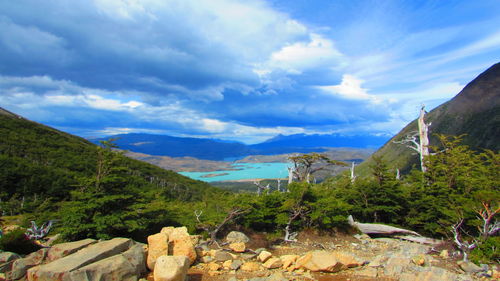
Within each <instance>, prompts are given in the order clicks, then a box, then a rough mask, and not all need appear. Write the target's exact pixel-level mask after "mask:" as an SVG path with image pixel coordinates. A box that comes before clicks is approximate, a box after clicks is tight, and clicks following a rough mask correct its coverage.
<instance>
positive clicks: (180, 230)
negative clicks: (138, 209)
mask: <svg viewBox="0 0 500 281" xmlns="http://www.w3.org/2000/svg"><path fill="white" fill-rule="evenodd" d="M161 233H165V234H166V235H167V236H168V241H169V242H172V241H174V240H176V239H180V238H184V237H189V232H188V230H187V227H185V226H182V227H173V226H167V227H164V228H162V229H161Z"/></svg>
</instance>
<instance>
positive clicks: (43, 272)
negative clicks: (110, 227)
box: [28, 238, 134, 281]
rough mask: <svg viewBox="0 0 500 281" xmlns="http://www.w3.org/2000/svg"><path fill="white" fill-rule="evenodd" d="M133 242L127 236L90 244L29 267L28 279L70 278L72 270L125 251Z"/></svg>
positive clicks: (42, 280) (41, 280) (39, 280)
mask: <svg viewBox="0 0 500 281" xmlns="http://www.w3.org/2000/svg"><path fill="white" fill-rule="evenodd" d="M133 244H134V242H133V241H132V240H130V239H127V238H114V239H111V240H107V241H102V242H99V243H95V244H92V245H90V246H88V247H86V248H84V249H81V250H79V251H77V252H76V253H73V254H71V255H69V256H65V257H63V258H60V259H58V260H55V261H53V262H51V263H48V264H44V265H41V266H38V267H35V268H32V269H30V270H29V271H28V280H30V281H31V280H38V281H44V280H61V281H63V280H71V277H70V273H71V272H72V271H74V270H77V269H80V268H82V267H85V266H86V265H89V264H91V263H94V262H97V261H99V260H102V259H106V258H108V257H111V256H114V255H118V254H120V253H122V252H125V251H126V250H128V249H130V247H131V246H132V245H133Z"/></svg>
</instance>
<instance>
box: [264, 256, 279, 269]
mask: <svg viewBox="0 0 500 281" xmlns="http://www.w3.org/2000/svg"><path fill="white" fill-rule="evenodd" d="M282 266H283V262H282V261H281V259H279V258H270V259H268V260H267V261H266V262H265V263H264V267H265V268H267V269H273V268H278V267H282Z"/></svg>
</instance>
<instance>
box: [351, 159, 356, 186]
mask: <svg viewBox="0 0 500 281" xmlns="http://www.w3.org/2000/svg"><path fill="white" fill-rule="evenodd" d="M355 180H356V175H354V161H352V166H351V183H354V181H355Z"/></svg>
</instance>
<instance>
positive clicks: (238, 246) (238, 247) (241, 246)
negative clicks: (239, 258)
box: [229, 242, 246, 253]
mask: <svg viewBox="0 0 500 281" xmlns="http://www.w3.org/2000/svg"><path fill="white" fill-rule="evenodd" d="M229 249H231V250H232V251H234V252H236V253H243V252H245V250H246V246H245V243H243V242H236V243H231V244H229Z"/></svg>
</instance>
